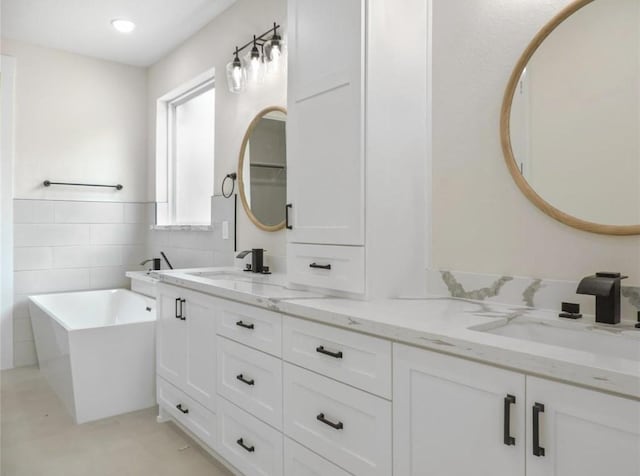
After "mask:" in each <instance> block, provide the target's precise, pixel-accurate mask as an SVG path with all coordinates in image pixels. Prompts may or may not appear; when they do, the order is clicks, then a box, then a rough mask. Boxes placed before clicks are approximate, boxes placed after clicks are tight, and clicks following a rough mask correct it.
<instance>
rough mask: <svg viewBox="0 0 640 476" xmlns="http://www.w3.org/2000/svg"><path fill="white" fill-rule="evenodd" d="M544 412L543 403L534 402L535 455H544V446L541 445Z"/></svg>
mask: <svg viewBox="0 0 640 476" xmlns="http://www.w3.org/2000/svg"><path fill="white" fill-rule="evenodd" d="M541 413H544V405H543V404H542V403H538V402H536V403H534V404H533V456H544V448H543V447H542V446H540V414H541Z"/></svg>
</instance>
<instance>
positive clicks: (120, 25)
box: [111, 18, 136, 33]
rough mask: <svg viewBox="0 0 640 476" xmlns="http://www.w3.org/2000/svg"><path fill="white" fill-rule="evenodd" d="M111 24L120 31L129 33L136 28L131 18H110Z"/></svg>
mask: <svg viewBox="0 0 640 476" xmlns="http://www.w3.org/2000/svg"><path fill="white" fill-rule="evenodd" d="M111 26H113V27H114V28H115V29H116V30H117V31H119V32H120V33H131V32H132V31H133V30H135V29H136V24H135V23H133V22H132V21H131V20H124V19H122V18H116V19H114V20H111Z"/></svg>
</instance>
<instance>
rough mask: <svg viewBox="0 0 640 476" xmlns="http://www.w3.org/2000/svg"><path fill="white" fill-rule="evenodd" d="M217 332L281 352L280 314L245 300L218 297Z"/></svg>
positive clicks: (277, 352) (267, 350)
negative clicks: (242, 302) (245, 302)
mask: <svg viewBox="0 0 640 476" xmlns="http://www.w3.org/2000/svg"><path fill="white" fill-rule="evenodd" d="M219 309H220V313H219V317H218V334H220V335H222V336H225V337H228V338H229V339H233V340H235V341H238V342H241V343H243V344H245V345H248V346H249V347H253V348H254V349H258V350H261V351H262V352H266V353H268V354H272V355H275V356H277V357H280V356H281V355H282V316H281V315H280V314H278V313H277V312H273V311H268V310H266V309H261V308H259V307H255V306H249V305H247V304H240V303H235V302H232V301H225V300H220V301H219Z"/></svg>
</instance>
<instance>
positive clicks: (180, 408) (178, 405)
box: [176, 403, 189, 415]
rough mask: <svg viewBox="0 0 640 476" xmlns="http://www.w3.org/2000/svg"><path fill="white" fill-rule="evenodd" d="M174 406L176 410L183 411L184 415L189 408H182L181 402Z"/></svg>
mask: <svg viewBox="0 0 640 476" xmlns="http://www.w3.org/2000/svg"><path fill="white" fill-rule="evenodd" d="M176 408H177V409H178V410H180V411H181V412H182V413H184V414H185V415H186V414H187V413H189V409H188V408H182V403H178V404H177V405H176Z"/></svg>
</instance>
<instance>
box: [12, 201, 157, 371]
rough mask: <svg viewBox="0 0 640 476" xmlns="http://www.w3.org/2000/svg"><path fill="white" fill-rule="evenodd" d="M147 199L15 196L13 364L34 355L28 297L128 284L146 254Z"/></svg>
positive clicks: (30, 359) (26, 361)
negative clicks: (26, 197)
mask: <svg viewBox="0 0 640 476" xmlns="http://www.w3.org/2000/svg"><path fill="white" fill-rule="evenodd" d="M149 210H150V207H149V206H148V205H147V204H144V203H121V202H89V201H53V200H14V222H15V225H14V310H13V318H14V355H15V363H14V364H15V366H16V367H20V366H25V365H33V364H35V363H36V354H35V348H34V342H33V334H32V331H31V324H30V321H29V309H28V303H27V296H29V295H30V294H42V293H52V292H62V291H80V290H89V289H107V288H120V287H128V285H129V280H128V279H127V278H126V277H125V271H127V270H131V269H140V267H139V266H138V264H139V263H140V262H141V261H142V260H143V259H145V258H146V257H147V250H146V238H147V231H148V228H149V223H150V219H151V215H150V213H149Z"/></svg>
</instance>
